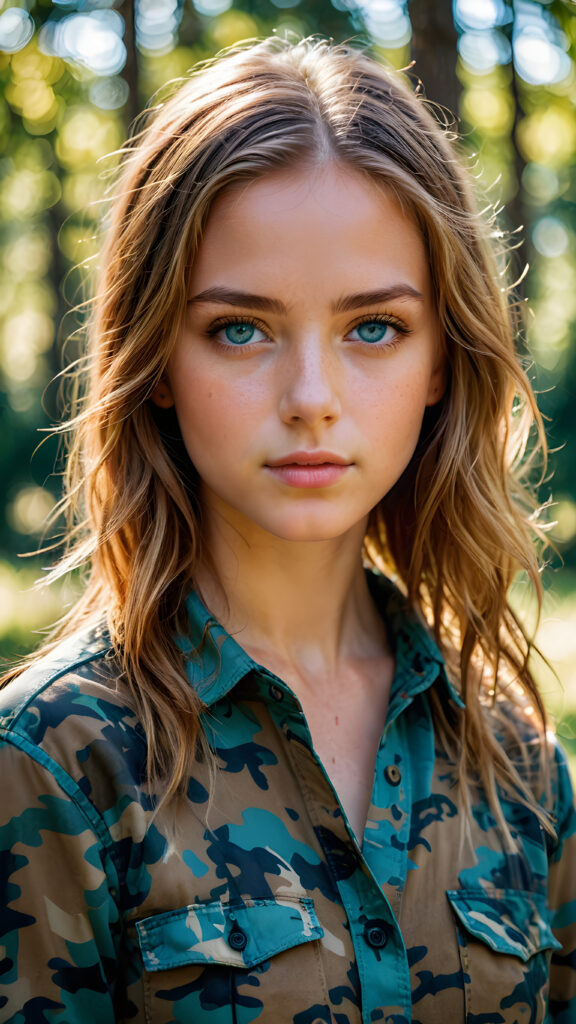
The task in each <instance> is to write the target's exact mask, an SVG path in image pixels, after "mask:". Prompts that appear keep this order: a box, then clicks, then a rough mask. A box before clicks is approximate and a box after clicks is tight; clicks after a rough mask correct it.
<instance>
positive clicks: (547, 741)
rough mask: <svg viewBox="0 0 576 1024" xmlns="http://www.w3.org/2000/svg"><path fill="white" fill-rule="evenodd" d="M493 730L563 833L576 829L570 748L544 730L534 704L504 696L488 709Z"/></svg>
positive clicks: (519, 772) (553, 821) (557, 831)
mask: <svg viewBox="0 0 576 1024" xmlns="http://www.w3.org/2000/svg"><path fill="white" fill-rule="evenodd" d="M488 715H489V719H490V724H491V729H492V733H493V735H494V737H495V739H496V741H497V742H498V743H499V744H500V746H501V747H502V748H503V749H504V750H505V752H506V754H507V756H508V758H509V760H510V762H511V764H512V765H513V767H514V768H515V769H516V771H517V772H518V775H519V776H520V778H521V779H522V781H523V782H524V783H525V784H526V785H527V786H528V788H529V789H530V790H531V792H532V793H533V795H534V798H535V800H536V801H537V803H538V804H540V806H541V807H542V808H544V809H545V810H546V812H547V813H548V815H549V817H550V821H551V823H552V825H553V827H554V830H555V831H556V833H557V835H558V836H559V837H562V836H563V835H564V836H566V835H570V834H572V833H573V832H574V831H576V815H575V811H574V791H573V783H572V779H571V774H570V767H569V764H568V758H567V756H566V752H565V750H564V748H563V747H562V745H561V743H560V742H559V740H558V738H557V737H556V735H555V734H554V732H553V731H552V730H547V731H544V729H543V728H542V726H541V724H540V723H539V721H538V716H537V715H536V714H535V713H534V711H533V709H532V707H531V705H529V704H527V703H526V704H524V703H523V702H517V701H513V700H511V699H507V698H503V699H501V700H498V701H497V702H496V704H495V705H494V707H493V708H491V709H490V710H489V711H488Z"/></svg>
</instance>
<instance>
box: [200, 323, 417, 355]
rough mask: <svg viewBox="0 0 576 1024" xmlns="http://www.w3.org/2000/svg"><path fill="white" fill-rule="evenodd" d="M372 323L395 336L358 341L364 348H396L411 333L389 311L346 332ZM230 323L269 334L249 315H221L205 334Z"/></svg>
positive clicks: (221, 328)
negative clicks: (387, 338) (387, 339)
mask: <svg viewBox="0 0 576 1024" xmlns="http://www.w3.org/2000/svg"><path fill="white" fill-rule="evenodd" d="M373 323H379V324H385V325H387V326H390V327H393V328H394V330H395V331H396V332H397V333H396V337H395V338H393V340H392V341H375V342H372V343H370V342H364V343H362V342H358V344H363V345H364V346H365V347H366V348H370V349H374V350H375V351H381V350H383V349H392V348H396V346H397V345H398V344H399V343H400V342H401V340H402V338H403V337H406V336H407V335H409V334H412V330H411V328H410V327H408V326H407V324H405V323H404V321H403V320H398V319H397V317H395V316H392V315H391V314H389V313H375V314H374V315H373V316H364V317H362V318H361V319H360V320H357V321H356V323H354V324H352V325H351V326H350V327H349V328H348V331H347V333H350V331H354V330H356V329H357V328H358V327H361V326H362V324H373ZM232 324H247V325H248V326H249V327H255V328H256V329H257V330H259V331H262V333H263V334H266V335H267V336H268V337H269V336H270V331H269V329H268V327H267V326H266V324H264V323H263V322H262V321H261V320H258V319H256V318H255V317H251V316H227V317H222V318H221V319H219V320H216V321H215V322H214V323H212V324H211V325H210V327H209V328H208V330H207V331H206V334H207V335H208V337H210V338H214V337H215V336H216V335H217V334H219V332H220V331H221V330H223V329H224V328H225V327H229V326H231V325H232ZM217 344H219V345H220V346H221V347H222V348H223V349H231V350H233V351H234V352H240V351H242V350H248V349H249V348H250V345H249V344H248V345H245V346H242V345H237V346H236V345H226V344H224V343H223V342H217Z"/></svg>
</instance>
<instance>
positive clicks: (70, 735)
mask: <svg viewBox="0 0 576 1024" xmlns="http://www.w3.org/2000/svg"><path fill="white" fill-rule="evenodd" d="M16 750H17V751H19V752H20V753H21V755H22V756H23V757H24V759H25V760H27V761H33V762H35V764H36V766H40V767H41V769H42V770H43V771H48V772H49V773H50V774H52V775H53V776H54V777H55V778H58V779H59V780H60V781H61V782H62V784H65V785H66V786H67V787H68V788H70V787H71V786H73V787H77V788H79V789H80V790H81V791H82V792H83V793H85V794H91V795H95V794H96V793H97V792H98V791H101V789H102V785H101V779H102V777H103V776H107V777H108V778H110V779H115V780H116V781H117V780H119V779H124V781H125V782H126V783H127V784H128V785H137V784H138V781H139V780H140V778H141V776H142V770H143V769H142V764H143V763H145V759H146V744H145V738H144V731H143V729H142V726H141V724H140V722H139V719H138V716H137V715H136V713H135V710H134V707H133V704H132V702H131V700H130V698H129V694H128V690H127V688H126V687H125V686H124V685H123V684H122V675H121V670H120V666H119V664H118V659H117V657H116V655H115V652H114V649H113V646H112V643H111V641H110V638H109V636H108V634H107V632H106V631H105V630H103V629H101V628H96V629H91V630H86V631H84V632H80V633H77V634H74V635H73V636H71V637H69V638H67V639H66V640H65V641H63V642H62V643H61V644H59V645H58V646H56V647H55V648H53V649H52V650H51V651H49V652H48V653H47V654H46V655H45V656H44V657H41V658H39V659H38V660H37V661H35V662H33V663H32V664H31V665H30V666H29V667H28V668H27V669H26V670H25V671H24V672H22V674H21V675H20V676H18V677H17V678H16V679H13V680H11V681H10V682H9V683H8V684H7V685H5V686H4V687H3V688H2V689H0V760H1V758H2V752H3V751H4V752H5V754H6V751H10V752H12V755H13V752H14V751H16ZM4 759H5V761H6V763H8V762H9V761H10V759H9V757H8V756H5V758H4ZM10 763H11V762H10Z"/></svg>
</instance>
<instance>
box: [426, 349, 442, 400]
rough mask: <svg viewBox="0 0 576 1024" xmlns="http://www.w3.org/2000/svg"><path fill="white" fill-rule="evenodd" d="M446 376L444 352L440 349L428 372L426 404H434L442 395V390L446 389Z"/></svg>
mask: <svg viewBox="0 0 576 1024" xmlns="http://www.w3.org/2000/svg"><path fill="white" fill-rule="evenodd" d="M446 378H447V373H446V354H445V352H444V351H443V350H442V351H441V352H440V353H439V354H438V358H437V361H436V365H435V366H434V367H433V369H432V373H431V374H430V383H429V385H428V395H427V396H426V405H428V406H430V405H436V403H437V402H439V401H440V399H441V398H442V397H443V395H444V392H445V391H446Z"/></svg>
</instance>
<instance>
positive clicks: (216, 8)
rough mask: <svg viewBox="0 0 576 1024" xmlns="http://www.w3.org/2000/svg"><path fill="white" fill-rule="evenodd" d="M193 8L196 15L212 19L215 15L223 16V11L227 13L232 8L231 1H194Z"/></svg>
mask: <svg viewBox="0 0 576 1024" xmlns="http://www.w3.org/2000/svg"><path fill="white" fill-rule="evenodd" d="M194 7H195V8H196V10H197V11H198V14H205V15H206V16H207V17H209V18H213V17H214V16H215V15H216V14H224V12H225V11H229V10H230V8H231V7H232V0H194ZM238 13H241V12H238Z"/></svg>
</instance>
